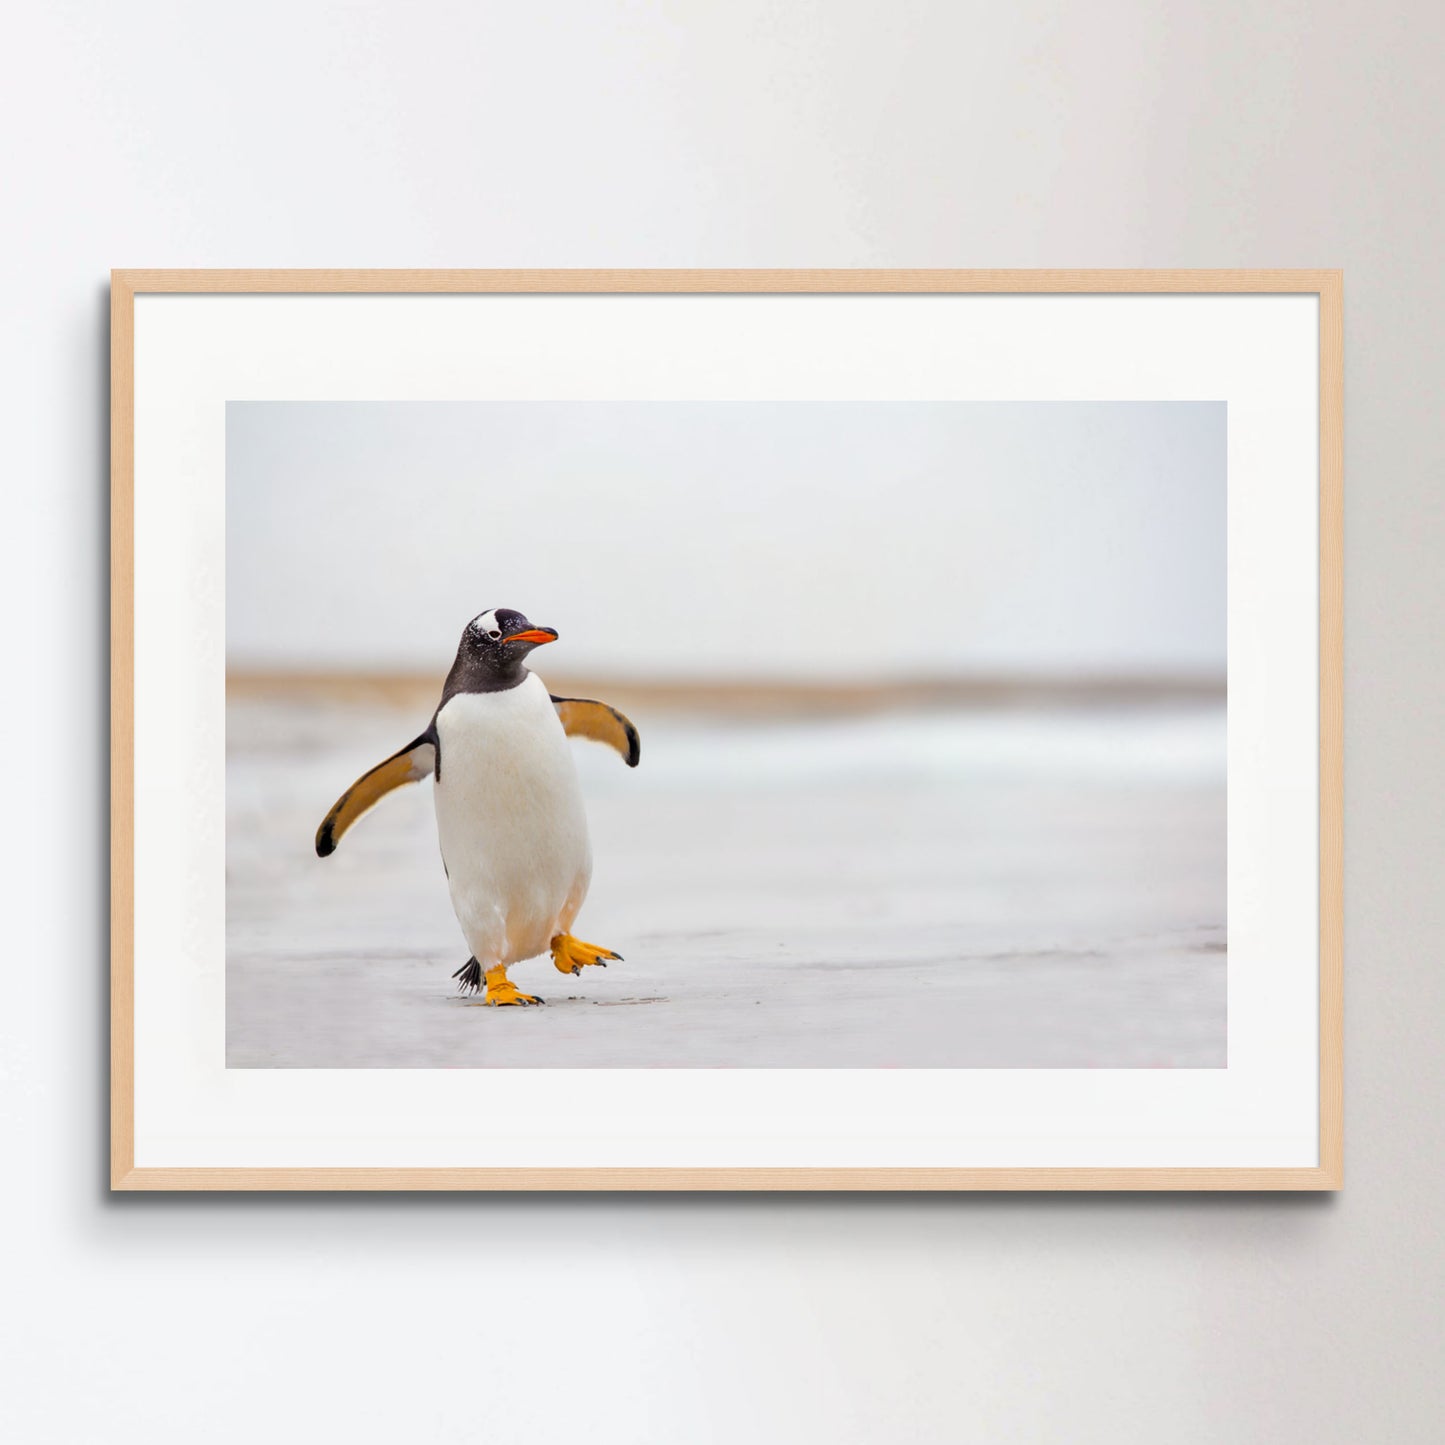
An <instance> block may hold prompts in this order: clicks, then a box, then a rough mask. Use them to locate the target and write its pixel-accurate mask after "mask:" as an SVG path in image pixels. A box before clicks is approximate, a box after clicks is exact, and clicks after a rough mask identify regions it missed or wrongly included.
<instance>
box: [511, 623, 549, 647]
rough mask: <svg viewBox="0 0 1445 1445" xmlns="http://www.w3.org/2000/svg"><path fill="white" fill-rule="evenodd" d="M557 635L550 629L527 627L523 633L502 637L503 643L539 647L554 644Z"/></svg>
mask: <svg viewBox="0 0 1445 1445" xmlns="http://www.w3.org/2000/svg"><path fill="white" fill-rule="evenodd" d="M556 640H557V634H556V633H555V632H554V631H553V630H552V629H551V628H550V627H529V628H528V629H527V630H526V631H525V632H514V633H513V634H512V635H511V636H510V637H504V638H503V639H502V641H503V642H531V643H535V644H536V645H537V646H538V647H540V646H541V645H542V644H543V643H544V642H556Z"/></svg>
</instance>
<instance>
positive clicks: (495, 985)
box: [482, 964, 547, 1008]
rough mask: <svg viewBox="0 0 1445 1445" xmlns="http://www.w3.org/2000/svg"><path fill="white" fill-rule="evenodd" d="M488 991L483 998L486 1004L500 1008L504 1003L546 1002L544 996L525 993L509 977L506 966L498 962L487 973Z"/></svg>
mask: <svg viewBox="0 0 1445 1445" xmlns="http://www.w3.org/2000/svg"><path fill="white" fill-rule="evenodd" d="M486 980H487V992H486V994H485V995H484V996H483V998H482V1002H483V1003H484V1004H489V1005H491V1006H492V1007H493V1008H500V1007H501V1006H502V1005H504V1004H533V1003H546V1002H547V1000H546V999H544V998H538V997H537V995H536V994H534V993H523V992H522V990H521V989H519V988H518V987H517V985H516V984H514V983H513V982H512V980H511V979H509V978H508V977H507V970H506V966H505V965H503V964H498V966H497V967H496V968H489V969H488V970H487V973H486Z"/></svg>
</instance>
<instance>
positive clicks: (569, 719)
mask: <svg viewBox="0 0 1445 1445" xmlns="http://www.w3.org/2000/svg"><path fill="white" fill-rule="evenodd" d="M552 706H553V707H555V708H556V709H557V716H558V717H559V718H561V719H562V730H563V732H565V733H566V734H567V736H568V737H569V738H591V739H592V740H593V742H598V743H606V744H607V746H608V747H609V748H613V749H615V750H616V752H617V753H618V754H619V755H620V756H621V757H622V759H623V761H624V762H625V763H626V764H627V766H628V767H629V768H635V767H636V766H637V760H638V759H639V758H640V757H641V756H642V739H641V738H639V737H638V736H637V729H636V728H635V727H633V726H632V724H631V722H629V721H628V719H627V718H625V717H623V715H622V714H621V713H620V712H618V711H617V709H616V708H615V707H608V706H607V704H606V703H605V702H593V701H591V699H590V698H585V697H553V698H552Z"/></svg>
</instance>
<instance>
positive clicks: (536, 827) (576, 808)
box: [316, 607, 642, 1006]
mask: <svg viewBox="0 0 1445 1445" xmlns="http://www.w3.org/2000/svg"><path fill="white" fill-rule="evenodd" d="M556 640H557V633H556V631H555V630H554V629H553V628H551V627H535V626H533V625H532V623H531V622H529V621H528V620H527V618H526V617H524V616H523V615H522V613H520V612H516V611H514V610H512V609H511V608H507V607H497V608H493V609H491V610H490V611H487V612H483V613H480V614H479V615H478V616H476V617H474V618H472V620H471V621H470V622H469V623H468V624H467V625H466V628H465V629H464V630H463V632H462V638H461V642H460V643H459V644H458V646H457V656H456V661H455V662H453V663H452V668H451V671H450V672H449V673H448V674H447V678H446V682H445V684H444V685H443V687H442V695H441V701H440V702H439V703H438V704H437V709H436V711H435V712H434V713H433V714H432V719H431V721H430V722H429V723H428V724H427V726H426V729H425V731H423V732H422V733H421V734H420V735H419V736H417V737H415V738H413V739H412V741H411V742H409V743H408V744H407V745H406V746H405V747H404V748H402V749H400V750H399V751H398V752H395V753H393V754H392V755H391V756H390V757H389V758H387V759H386V760H385V761H384V762H381V763H378V764H377V766H376V767H374V768H372V770H371V771H370V772H368V773H364V774H363V775H362V776H361V777H360V778H358V779H357V780H356V782H354V783H353V784H352V785H351V786H350V787H349V788H348V789H347V790H346V791H345V792H344V793H343V794H342V795H341V796H340V798H338V799H337V800H336V804H335V806H334V807H333V808H332V809H331V811H330V812H329V813H327V815H326V817H325V818H324V819H323V820H322V822H321V826H320V827H319V828H318V829H317V831H316V853H317V856H318V857H321V858H325V857H328V856H329V855H330V854H332V853H334V852H335V851H336V845H337V844H338V843H339V842H340V841H341V838H342V836H343V835H344V834H345V832H346V830H347V829H348V828H350V827H351V825H352V824H353V823H355V822H356V820H357V819H358V818H360V817H361V816H362V814H364V813H367V812H369V811H370V810H371V809H372V808H373V807H375V806H376V804H377V803H378V802H380V801H381V799H382V798H384V797H385V796H386V795H387V794H388V793H390V792H391V791H392V790H393V789H395V788H399V787H402V786H404V785H405V784H407V783H415V782H418V781H420V780H421V779H422V778H424V777H426V776H427V774H428V773H430V774H431V775H432V777H433V778H434V779H435V788H434V790H433V797H434V800H435V804H436V820H437V840H438V842H439V844H440V845H441V855H442V867H443V869H444V870H445V872H446V876H447V883H448V886H449V887H450V889H451V898H452V908H453V910H454V911H455V913H456V916H457V922H458V923H459V924H460V925H461V930H462V936H463V937H464V938H465V939H466V943H467V947H468V948H470V949H471V957H470V958H469V959H468V960H467V961H466V963H464V964H463V965H462V966H461V968H459V969H458V970H457V971H456V972H455V973H454V974H453V975H452V977H453V978H455V979H459V980H460V984H459V987H460V989H461V991H462V992H464V993H472V994H476V993H479V992H480V993H482V996H483V997H482V1001H483V1002H484V1003H487V1004H491V1005H494V1006H501V1005H525V1004H540V1003H543V1002H544V1000H543V999H541V998H539V997H538V996H537V995H536V994H531V993H523V992H522V991H521V990H520V989H519V988H518V987H517V985H516V984H514V983H513V982H512V981H511V980H510V979H509V978H508V977H507V970H508V969H509V968H510V967H511V966H512V965H513V964H514V963H520V962H521V961H522V960H523V959H528V958H535V957H538V956H539V955H541V954H544V953H550V954H551V956H552V962H553V964H554V965H555V966H556V968H557V970H558V971H559V972H561V973H565V974H576V975H580V974H581V972H582V970H583V969H584V968H590V967H594V966H595V967H600V968H606V967H607V964H608V963H609V962H621V961H622V955H621V954H619V953H614V952H613V951H612V950H611V949H610V948H599V947H598V946H597V945H596V944H592V943H583V942H582V941H581V940H580V939H578V938H574V937H573V936H572V931H571V930H572V924H573V922H574V920H575V919H576V917H577V914H578V912H579V910H580V909H581V907H582V903H583V901H584V900H585V899H586V897H587V887H588V884H589V883H590V882H591V879H592V848H591V843H590V841H589V839H588V836H587V816H586V813H585V811H584V810H583V807H582V790H581V786H580V784H579V783H578V779H577V767H576V764H575V763H574V761H573V759H572V753H571V749H570V748H569V747H568V744H567V739H568V737H584V738H591V739H594V740H595V741H597V742H602V743H606V744H607V745H608V746H609V747H612V748H614V749H615V750H616V751H617V752H618V753H619V754H621V756H622V758H623V760H624V761H625V762H626V763H627V766H628V767H630V768H635V767H636V766H637V763H638V759H639V757H640V756H641V751H642V745H641V742H640V740H639V738H638V735H637V729H636V728H635V727H633V725H632V724H631V722H629V721H628V719H627V718H625V717H624V716H623V715H622V714H621V713H620V712H618V711H617V709H616V708H613V707H609V706H608V705H607V704H606V703H601V702H593V701H592V700H591V699H589V698H576V697H555V696H553V695H552V694H551V693H549V692H548V691H547V688H546V686H545V685H544V684H543V682H542V680H541V678H539V677H538V676H537V674H536V673H534V672H532V671H531V670H530V669H529V668H528V667H527V666H526V659H527V656H528V655H529V654H530V653H531V652H532V651H533V650H534V649H535V648H538V647H543V646H545V645H546V644H547V643H549V642H555V641H556Z"/></svg>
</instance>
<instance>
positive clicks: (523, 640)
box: [462, 607, 557, 674]
mask: <svg viewBox="0 0 1445 1445" xmlns="http://www.w3.org/2000/svg"><path fill="white" fill-rule="evenodd" d="M556 640H557V633H556V632H555V631H554V630H553V629H552V628H550V627H533V626H532V624H531V623H530V622H528V621H527V619H526V618H525V617H524V616H523V615H522V614H521V613H520V612H514V611H512V609H511V608H510V607H494V608H493V609H492V610H491V611H490V612H483V613H482V614H481V615H480V616H478V617H474V618H472V620H471V621H470V622H469V623H467V630H466V631H465V632H464V633H463V634H462V649H463V651H465V652H467V653H469V654H470V655H471V656H472V657H473V658H475V659H476V661H477V662H479V663H481V664H482V665H483V666H484V667H489V668H491V669H492V670H493V671H494V672H498V673H504V674H505V673H510V672H512V671H514V670H515V669H516V668H518V667H519V666H520V665H521V662H522V659H523V658H524V657H526V655H527V654H528V653H529V652H531V650H532V649H533V648H534V647H541V646H542V645H543V643H547V642H555V641H556Z"/></svg>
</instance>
